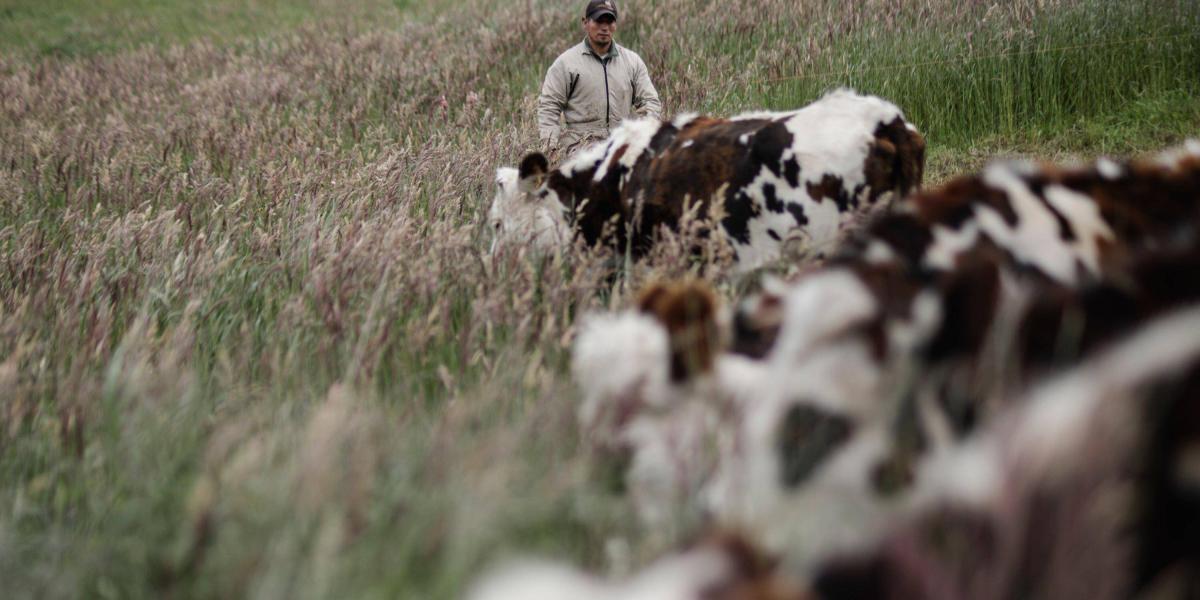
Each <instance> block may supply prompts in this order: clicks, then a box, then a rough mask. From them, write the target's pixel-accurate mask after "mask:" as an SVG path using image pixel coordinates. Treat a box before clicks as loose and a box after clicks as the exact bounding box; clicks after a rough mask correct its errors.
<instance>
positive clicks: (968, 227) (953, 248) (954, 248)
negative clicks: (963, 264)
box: [923, 222, 979, 271]
mask: <svg viewBox="0 0 1200 600" xmlns="http://www.w3.org/2000/svg"><path fill="white" fill-rule="evenodd" d="M932 230H933V244H931V245H930V246H929V250H928V251H926V252H925V257H924V259H923V262H924V264H925V266H927V267H930V268H933V269H941V270H944V271H949V270H951V269H953V268H954V264H955V262H956V261H957V259H958V255H959V254H962V253H963V252H965V251H966V250H967V249H969V248H971V247H972V246H974V245H975V242H976V241H978V240H979V226H978V225H976V224H975V223H972V222H968V223H964V224H963V226H962V228H961V229H951V228H949V227H946V226H945V225H940V224H939V225H934V226H933V228H932Z"/></svg>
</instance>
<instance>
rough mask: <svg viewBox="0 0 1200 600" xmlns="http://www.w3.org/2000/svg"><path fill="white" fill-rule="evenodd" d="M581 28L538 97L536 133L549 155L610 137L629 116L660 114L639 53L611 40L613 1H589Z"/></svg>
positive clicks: (614, 23) (614, 19) (614, 14)
mask: <svg viewBox="0 0 1200 600" xmlns="http://www.w3.org/2000/svg"><path fill="white" fill-rule="evenodd" d="M583 30H584V32H585V33H586V34H587V36H586V37H585V38H584V40H583V42H581V43H580V44H579V45H577V46H575V47H573V48H571V49H570V50H567V51H566V52H564V53H562V55H561V56H559V57H558V59H557V60H555V61H554V64H553V65H551V66H550V70H549V72H547V73H546V81H545V83H543V84H542V93H541V96H540V97H539V98H538V134H539V136H540V137H541V141H542V145H543V146H544V147H545V148H546V149H547V150H549V151H550V153H551V155H552V156H553V155H554V154H559V155H560V156H564V157H565V156H568V155H570V154H571V153H572V152H574V151H575V150H576V149H578V148H579V147H581V146H583V145H584V144H586V143H587V142H589V141H592V140H594V139H602V138H606V137H608V134H609V132H610V131H611V130H612V129H613V128H614V127H616V126H617V125H618V124H619V123H620V122H621V121H622V120H624V119H626V118H627V117H629V116H630V115H634V116H649V117H654V118H658V116H659V113H660V112H662V104H661V103H660V102H659V100H658V92H657V91H655V89H654V84H652V83H650V74H649V73H648V72H647V70H646V63H644V62H642V57H640V56H638V55H637V54H636V53H635V52H633V51H632V50H629V49H628V48H625V47H622V46H620V45H619V44H617V43H616V42H614V41H613V35H614V34H616V32H617V7H616V4H614V1H613V0H591V1H590V2H588V4H587V8H586V9H585V10H584V16H583ZM560 117H562V119H563V121H565V124H560V122H559V119H560Z"/></svg>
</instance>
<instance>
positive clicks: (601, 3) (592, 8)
mask: <svg viewBox="0 0 1200 600" xmlns="http://www.w3.org/2000/svg"><path fill="white" fill-rule="evenodd" d="M603 15H612V18H613V19H616V18H617V5H616V4H615V3H614V2H613V0H592V1H591V2H588V5H587V10H586V11H585V12H584V13H583V16H584V17H587V18H589V19H599V18H600V17H601V16H603Z"/></svg>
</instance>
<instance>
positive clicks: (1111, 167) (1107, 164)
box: [1096, 158, 1125, 179]
mask: <svg viewBox="0 0 1200 600" xmlns="http://www.w3.org/2000/svg"><path fill="white" fill-rule="evenodd" d="M1096 172H1098V173H1100V176H1101V177H1103V178H1105V179H1120V178H1121V176H1122V175H1124V174H1125V167H1122V166H1121V165H1119V164H1117V163H1116V162H1115V161H1113V160H1110V159H1107V158H1102V159H1100V160H1098V161H1096Z"/></svg>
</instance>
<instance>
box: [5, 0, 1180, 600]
mask: <svg viewBox="0 0 1200 600" xmlns="http://www.w3.org/2000/svg"><path fill="white" fill-rule="evenodd" d="M568 4H569V6H567V5H568ZM575 4H576V3H561V2H553V3H551V2H546V1H543V0H535V1H534V2H533V3H532V6H533V12H532V13H530V12H527V5H526V3H523V2H503V3H497V2H483V1H482V0H454V1H452V0H441V1H437V2H426V3H419V2H415V1H414V2H393V1H387V0H370V1H367V2H358V3H354V5H353V6H354V8H353V9H346V8H344V7H343V6H342V5H341V3H335V2H332V1H327V0H310V1H306V2H299V3H293V2H282V1H278V0H261V1H252V0H242V1H235V0H214V1H211V2H205V3H196V2H182V1H176V0H170V1H166V2H149V1H147V0H104V1H103V2H82V1H78V0H64V1H62V2H57V3H55V4H54V5H53V6H52V7H51V6H48V5H47V4H46V3H41V2H32V1H31V0H0V582H2V583H0V586H2V587H3V596H4V597H6V598H24V597H38V598H57V597H89V598H138V597H154V598H159V597H220V598H227V597H245V596H253V597H262V598H276V597H279V598H298V597H322V598H324V597H367V598H375V597H378V598H395V597H400V598H453V597H458V596H460V595H461V593H462V592H463V590H464V589H465V586H466V585H468V584H469V583H470V581H471V578H472V577H473V576H474V575H475V574H476V573H478V572H479V570H480V569H482V568H483V567H484V566H486V565H488V564H490V563H491V562H492V561H494V560H497V559H499V558H501V557H504V556H508V555H510V554H511V553H513V552H521V553H531V554H542V555H553V556H557V557H560V558H564V559H568V560H571V561H574V562H577V563H580V564H584V565H588V566H590V567H594V568H597V569H601V570H604V569H610V568H614V566H613V557H611V556H609V554H608V553H607V552H606V547H612V544H610V543H609V542H610V541H611V540H615V539H622V540H624V543H626V544H627V545H628V548H629V549H630V553H631V554H630V559H629V560H630V561H631V562H632V563H633V564H635V565H636V564H638V563H641V562H643V561H645V560H646V559H648V558H649V557H651V556H653V555H655V554H656V553H657V552H660V551H661V550H662V549H664V548H666V547H669V546H670V545H672V544H673V543H674V542H675V541H676V539H677V537H678V536H685V535H687V531H686V529H685V528H679V529H678V530H675V531H670V532H652V531H644V530H642V529H640V528H639V527H638V526H637V524H636V523H634V522H632V519H631V517H630V512H629V506H628V504H627V502H626V501H625V500H624V499H623V498H621V497H619V496H617V495H614V494H613V493H612V492H610V491H609V490H608V489H607V488H606V487H605V486H604V485H601V484H600V483H597V481H598V479H599V478H598V477H597V476H596V474H594V473H591V472H590V464H589V462H588V457H587V456H586V455H585V453H584V451H583V449H582V447H581V445H580V444H579V443H578V440H577V438H576V434H575V422H574V418H575V416H574V402H575V401H576V393H575V391H574V390H573V389H572V387H571V382H570V381H569V378H568V377H567V375H566V372H565V371H566V369H565V365H566V361H567V358H568V348H569V342H570V339H571V335H572V333H573V328H572V325H573V323H574V319H575V318H576V316H577V315H579V314H580V313H582V312H584V311H586V310H589V309H595V308H603V307H606V306H620V305H622V304H623V302H624V301H625V299H626V298H627V297H628V294H629V293H630V290H632V289H636V287H637V286H638V285H639V284H640V283H641V282H643V281H645V280H647V279H649V278H653V277H656V276H661V275H669V274H679V273H682V272H684V271H687V270H688V269H689V268H692V267H691V266H690V265H689V264H688V263H687V261H686V260H684V259H683V258H682V257H679V256H674V257H671V256H667V257H664V258H662V259H660V260H658V261H651V262H649V263H647V264H642V265H639V266H637V267H636V268H635V269H633V270H632V271H631V272H629V273H627V274H626V275H625V276H623V277H622V278H620V279H619V280H618V281H617V284H616V285H615V286H613V285H609V284H607V283H606V281H607V278H606V276H605V272H604V269H603V268H602V265H603V259H602V257H595V256H573V257H570V258H567V259H563V260H558V261H551V262H536V261H529V260H526V259H525V258H524V257H521V256H505V257H500V258H499V259H497V260H491V259H489V258H487V257H485V256H484V255H483V253H484V251H485V250H486V248H487V243H488V239H487V235H486V231H485V229H484V227H483V226H482V225H483V223H482V215H483V214H484V212H485V211H486V208H487V203H488V202H489V201H490V190H491V187H492V182H491V180H492V173H493V172H494V169H495V167H497V166H500V165H505V164H512V163H514V162H516V161H517V160H518V159H519V158H520V156H521V155H522V153H523V152H524V151H525V150H527V149H530V148H533V147H534V146H535V145H536V131H535V128H534V119H533V109H534V105H535V98H536V90H537V87H538V86H539V84H540V80H541V77H542V75H543V74H544V71H545V69H546V67H547V66H548V65H549V64H550V62H551V61H552V60H553V58H554V56H555V55H556V54H557V53H558V52H560V51H561V50H562V49H565V48H566V47H567V46H568V45H570V44H572V43H574V42H575V41H576V38H577V37H579V31H578V29H577V26H576V24H575V23H576V21H577V18H578V15H577V14H576V13H577V12H579V11H578V8H579V7H576V6H575ZM623 11H624V13H625V14H624V15H623V19H622V23H621V26H620V27H621V29H620V31H619V32H618V36H617V37H618V40H619V41H623V42H624V43H627V44H628V45H630V46H631V47H633V48H634V49H636V50H637V51H638V52H639V53H641V55H642V56H643V57H644V58H645V59H646V62H647V63H648V65H649V66H650V69H651V73H652V74H653V76H654V79H655V81H656V83H657V84H658V87H659V91H660V93H661V94H662V96H663V99H664V102H665V105H666V108H667V112H668V113H675V112H680V111H683V110H698V111H706V112H713V113H718V114H731V113H735V112H738V111H742V110H748V109H757V108H772V109H779V108H786V107H796V106H800V105H802V104H805V103H807V102H809V101H811V100H813V99H815V98H816V97H818V96H819V95H820V94H821V93H822V92H823V91H825V90H827V89H830V88H833V87H837V86H843V85H846V86H853V87H855V88H857V89H859V90H860V91H864V92H872V93H878V94H881V95H884V96H887V97H888V98H890V99H892V100H893V101H895V102H896V103H898V104H899V105H901V106H902V107H903V108H904V109H905V111H906V113H907V115H908V117H909V118H910V120H912V121H913V122H914V123H916V124H917V125H918V126H919V127H920V128H921V129H922V131H923V132H925V133H926V135H927V137H928V140H929V144H930V162H929V172H930V178H931V179H932V180H933V181H934V182H936V181H941V180H944V179H946V178H947V177H950V176H952V175H954V174H956V173H961V172H966V171H970V170H973V169H976V168H978V167H979V166H980V165H981V164H983V162H984V161H986V160H987V159H989V158H991V157H994V156H1000V155H1025V156H1034V157H1039V158H1045V159H1053V160H1069V159H1073V158H1088V157H1092V156H1096V155H1099V154H1106V153H1107V154H1122V155H1136V154H1142V153H1145V152H1149V151H1154V150H1157V149H1159V148H1162V147H1164V146H1167V145H1170V144H1173V143H1176V142H1178V141H1179V140H1181V139H1183V138H1184V137H1187V136H1196V135H1200V68H1198V65H1200V35H1198V34H1197V32H1200V5H1197V4H1196V3H1194V2H1189V1H1185V0H1128V1H1105V0H1037V1H1034V0H1015V1H1012V2H1003V3H992V2H983V1H975V2H965V3H964V2H957V1H951V0H913V1H904V2H899V1H896V0H867V1H865V2H858V3H846V2H839V1H835V0H806V1H804V2H799V3H797V2H793V1H790V0H789V1H784V0H734V1H731V2H723V3H698V2H694V1H688V0H660V1H651V0H629V1H627V2H625V3H624V4H623ZM719 283H720V284H721V285H722V289H723V290H724V291H725V292H727V293H730V292H732V291H734V290H736V289H738V288H739V286H744V285H748V284H747V283H746V282H741V281H729V280H724V279H722V280H720V282H719Z"/></svg>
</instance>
